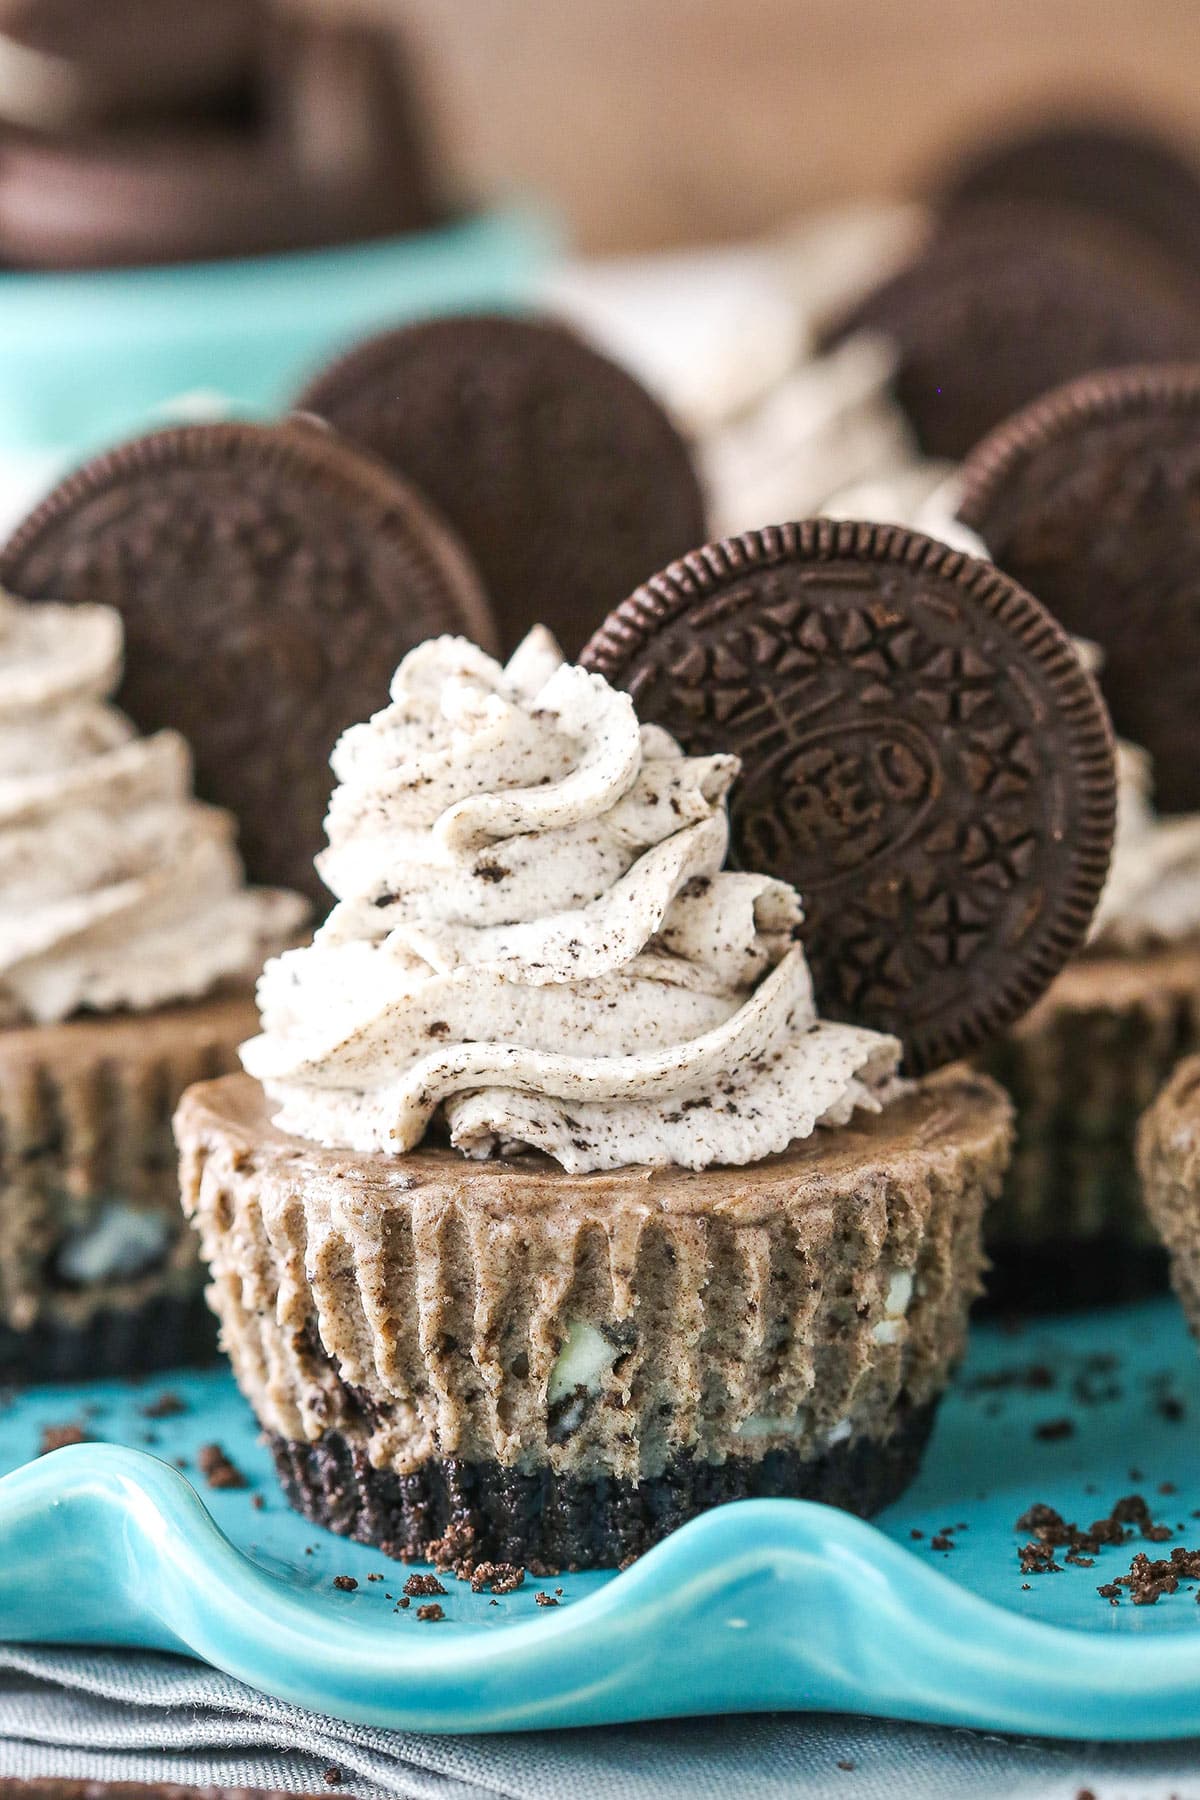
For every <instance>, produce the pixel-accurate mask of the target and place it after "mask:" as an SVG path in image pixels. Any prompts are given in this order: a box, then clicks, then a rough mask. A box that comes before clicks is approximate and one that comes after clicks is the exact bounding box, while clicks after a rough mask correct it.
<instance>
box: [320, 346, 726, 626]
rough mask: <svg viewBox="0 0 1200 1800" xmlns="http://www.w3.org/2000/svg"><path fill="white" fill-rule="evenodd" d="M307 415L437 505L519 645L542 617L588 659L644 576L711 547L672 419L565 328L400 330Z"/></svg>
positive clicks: (345, 368)
mask: <svg viewBox="0 0 1200 1800" xmlns="http://www.w3.org/2000/svg"><path fill="white" fill-rule="evenodd" d="M296 406H297V407H298V408H299V409H301V410H305V411H310V412H314V413H317V414H318V415H319V416H320V417H322V418H324V419H326V420H328V421H329V423H330V424H332V425H334V426H335V427H336V428H337V430H338V431H340V432H342V433H344V434H345V436H346V437H348V438H350V439H351V440H353V441H354V442H357V443H361V444H363V445H365V446H366V447H367V448H368V449H369V450H372V451H374V452H375V454H376V455H378V456H380V457H382V458H383V459H384V460H385V461H386V462H389V463H390V464H392V466H393V467H395V468H397V469H399V470H400V472H401V473H402V474H404V475H406V476H408V477H409V479H411V480H412V481H413V482H415V483H416V485H417V486H418V487H419V488H420V489H421V490H422V492H424V493H426V494H428V495H429V497H430V499H431V500H432V501H433V502H434V503H435V505H436V506H437V507H438V508H439V510H440V511H441V512H442V514H443V515H444V516H445V518H447V519H448V520H449V521H450V523H451V525H453V526H454V527H455V528H456V529H457V530H458V532H459V534H460V535H461V537H462V539H463V542H464V543H465V544H466V545H467V548H468V549H469V550H470V552H471V555H472V556H473V558H474V560H475V562H476V564H477V566H478V568H479V570H480V572H481V574H482V576H483V579H484V584H485V586H486V588H487V591H488V595H489V598H490V599H491V601H492V604H493V606H494V608H495V610H496V614H497V617H498V619H499V622H500V635H501V639H502V641H503V645H504V647H505V648H506V649H511V648H512V647H513V646H514V645H515V644H516V643H517V642H518V641H519V640H520V638H521V637H523V636H524V634H525V632H526V631H527V630H528V628H529V627H530V626H531V625H533V624H534V623H536V622H540V623H543V624H545V625H548V626H549V627H550V629H551V630H552V631H553V632H554V633H555V635H556V636H557V637H558V639H559V641H560V642H561V643H562V645H563V648H564V650H565V651H566V652H567V655H568V656H572V655H574V654H575V653H576V652H577V651H578V649H579V647H580V646H581V645H582V644H583V642H584V641H585V639H586V638H587V636H588V635H589V633H590V632H591V631H593V630H594V629H595V628H596V626H597V625H598V624H599V623H600V621H601V620H602V619H603V617H604V615H605V613H606V612H607V611H608V610H609V608H610V607H613V606H615V605H616V604H617V602H618V601H619V600H621V599H622V598H623V597H624V596H625V595H626V594H627V593H629V592H630V591H631V590H632V589H633V588H634V587H635V586H636V585H637V583H638V582H639V581H643V580H644V579H645V578H646V576H647V575H649V574H650V573H651V572H652V571H653V570H654V569H657V568H661V567H662V566H663V564H664V563H666V562H669V561H670V560H671V559H672V558H673V557H676V556H680V555H682V554H683V553H684V552H685V551H686V550H690V549H692V548H693V547H694V546H695V545H696V544H699V543H701V542H702V541H703V539H704V535H705V532H704V503H703V498H702V495H701V492H700V486H699V483H698V481H697V477H696V473H695V470H694V468H693V466H692V461H691V457H690V455H689V452H688V449H687V446H686V445H685V443H684V442H683V440H682V438H681V437H680V436H679V433H678V432H677V431H676V430H675V428H674V426H673V425H672V424H671V422H670V420H669V419H668V417H667V415H666V414H665V413H664V411H663V410H662V408H661V407H660V406H659V405H658V403H657V401H655V400H654V399H652V398H651V396H650V395H649V394H648V393H646V391H645V390H644V389H643V388H642V387H641V386H640V385H639V384H638V383H637V382H636V381H635V380H634V379H633V377H632V376H631V375H628V374H626V373H625V371H624V370H622V369H620V368H618V367H617V366H616V364H615V363H612V362H610V361H609V360H608V359H607V358H606V357H604V356H601V355H600V354H599V353H598V352H597V351H595V350H593V349H591V348H590V347H589V346H588V345H587V344H585V343H583V342H582V341H581V340H580V339H579V338H577V337H576V336H575V335H574V333H573V332H570V331H568V330H567V329H566V328H565V327H563V326H560V325H555V324H551V323H548V322H546V321H539V320H533V319H512V318H501V317H491V316H479V317H463V318H454V319H440V320H432V321H429V322H428V323H424V324H420V325H415V326H410V327H409V328H407V329H406V330H403V331H395V332H390V333H388V334H386V335H384V336H382V337H377V338H373V339H371V340H370V341H369V342H367V343H365V344H362V345H360V346H359V347H358V348H357V349H355V350H352V351H351V352H350V353H349V354H348V355H347V356H344V357H342V358H341V360H340V361H338V362H335V363H333V364H332V365H331V366H330V367H329V368H328V369H326V370H325V371H324V372H323V373H322V374H320V375H318V376H316V378H315V379H314V380H313V381H312V382H310V383H309V385H308V387H307V388H306V389H305V390H304V392H303V393H302V394H300V396H299V397H298V398H297V401H296Z"/></svg>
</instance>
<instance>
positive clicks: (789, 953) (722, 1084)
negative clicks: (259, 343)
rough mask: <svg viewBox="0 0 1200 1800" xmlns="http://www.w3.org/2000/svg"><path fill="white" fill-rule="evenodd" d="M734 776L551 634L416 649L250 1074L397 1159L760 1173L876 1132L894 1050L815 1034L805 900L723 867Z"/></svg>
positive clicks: (335, 819) (332, 846)
mask: <svg viewBox="0 0 1200 1800" xmlns="http://www.w3.org/2000/svg"><path fill="white" fill-rule="evenodd" d="M739 766H740V765H739V763H738V759H737V758H736V757H733V756H724V755H709V756H694V757H689V756H685V755H684V754H683V753H682V751H681V750H680V749H679V746H678V745H677V743H676V742H675V740H674V739H673V738H672V737H671V736H670V735H669V734H668V733H667V732H666V731H665V730H663V729H662V728H660V727H658V726H655V725H650V724H644V725H639V723H638V720H637V717H636V714H635V712H634V708H633V703H632V701H631V700H630V699H629V697H628V696H627V695H625V694H623V693H620V692H619V691H617V690H616V689H614V688H613V687H611V686H610V685H609V683H608V682H607V681H606V680H605V679H604V678H603V677H602V676H600V675H596V674H590V673H588V672H587V671H585V670H583V669H581V668H577V667H573V666H571V665H568V664H566V663H565V662H564V661H563V659H562V655H561V653H560V651H559V650H558V647H557V645H556V644H555V642H554V640H553V639H552V638H551V637H550V635H549V634H548V633H547V632H545V631H542V630H535V631H534V632H532V633H531V634H530V635H529V636H528V637H527V638H526V640H525V642H524V643H523V644H522V646H521V647H520V649H519V650H518V651H517V652H516V654H515V655H514V656H513V657H512V659H511V661H510V662H509V663H508V664H507V665H506V666H504V667H502V666H501V665H500V664H499V663H497V662H495V661H493V660H492V659H491V658H490V657H488V656H486V655H485V654H484V653H483V652H482V651H480V650H477V649H476V648H474V646H472V645H470V644H469V643H467V642H466V641H465V640H463V639H457V638H439V639H436V640H434V641H432V642H430V643H428V644H425V645H423V646H421V647H420V648H419V649H417V650H414V651H413V652H412V653H411V654H410V655H409V656H407V657H406V658H405V660H404V662H403V663H402V664H401V665H400V668H399V669H398V670H397V672H396V675H395V678H394V680H393V683H392V702H391V705H390V706H388V707H386V708H385V709H384V710H383V711H382V712H380V713H378V714H376V715H375V717H374V718H373V719H371V720H370V721H369V723H367V724H364V725H357V726H354V727H353V728H351V729H350V730H349V731H347V732H346V733H345V734H344V736H343V737H342V739H341V741H340V742H339V744H338V746H337V748H336V750H335V751H334V755H333V768H334V772H335V774H336V775H337V777H338V781H339V783H340V785H339V786H338V788H337V789H336V791H335V793H334V796H333V799H332V802H331V805H330V810H329V816H328V820H327V822H326V829H327V833H328V837H329V846H328V848H327V849H326V850H325V851H324V852H323V853H322V855H321V857H320V858H319V860H318V868H319V871H320V873H321V876H322V878H323V880H324V881H325V882H326V884H327V885H328V886H329V887H330V888H331V889H332V891H333V893H334V894H335V895H336V896H337V900H338V904H337V906H336V907H335V909H334V911H333V912H332V914H331V915H330V917H329V919H328V921H327V922H326V924H325V925H324V926H323V927H322V928H321V929H320V931H318V933H317V936H316V939H315V941H314V943H313V944H312V945H311V946H310V947H308V948H305V949H301V950H292V951H289V952H287V953H285V954H284V955H283V956H281V957H279V958H278V959H277V960H275V961H274V962H272V963H270V964H269V965H268V967H267V969H266V971H265V972H264V974H263V977H262V980H261V982H260V987H259V1005H260V1009H261V1013H262V1024H263V1029H262V1034H261V1035H260V1036H259V1037H257V1038H255V1039H253V1040H252V1041H251V1042H250V1043H249V1044H247V1045H246V1046H245V1047H244V1050H243V1062H244V1064H245V1067H246V1069H247V1071H248V1072H249V1073H250V1074H251V1075H253V1076H255V1077H256V1078H257V1079H258V1080H260V1081H261V1082H262V1084H263V1086H264V1087H265V1089H266V1092H267V1095H268V1098H269V1101H270V1102H271V1105H272V1108H273V1111H274V1118H275V1123H276V1125H277V1127H278V1128H279V1129H281V1130H283V1131H287V1132H293V1133H295V1134H296V1135H297V1136H299V1137H302V1138H306V1139H308V1140H309V1141H313V1142H316V1143H319V1144H321V1145H324V1146H325V1147H326V1148H339V1147H340V1148H346V1149H351V1150H355V1151H362V1152H371V1151H386V1152H392V1153H399V1152H404V1151H409V1150H412V1149H413V1148H414V1147H415V1146H416V1145H418V1144H419V1143H420V1142H421V1140H422V1139H423V1138H424V1137H425V1135H426V1133H427V1131H429V1129H430V1127H431V1125H435V1124H436V1125H438V1126H443V1125H444V1128H445V1130H446V1131H447V1132H448V1134H449V1138H450V1141H451V1143H452V1144H453V1145H454V1146H455V1147H456V1148H457V1149H459V1150H461V1151H463V1152H465V1153H466V1154H467V1155H469V1156H472V1157H476V1158H485V1157H488V1156H490V1155H495V1154H511V1153H513V1152H514V1151H517V1150H520V1149H525V1148H532V1149H537V1150H541V1151H544V1152H546V1153H547V1154H549V1155H550V1156H552V1157H553V1158H554V1159H555V1160H556V1161H557V1162H558V1163H559V1164H560V1165H561V1166H562V1167H563V1168H564V1169H566V1170H568V1171H569V1172H572V1173H586V1172H589V1171H593V1170H600V1169H616V1168H620V1167H624V1166H627V1165H630V1164H645V1165H649V1166H651V1167H664V1166H674V1167H677V1168H686V1169H701V1168H706V1167H709V1166H711V1165H714V1164H734V1165H742V1164H747V1163H751V1162H757V1161H759V1160H761V1159H762V1158H763V1157H766V1156H770V1155H773V1154H776V1153H778V1152H781V1151H783V1150H784V1149H785V1148H786V1147H787V1146H788V1145H789V1144H791V1143H793V1142H795V1141H796V1140H800V1139H804V1138H807V1137H809V1136H810V1135H811V1134H812V1132H813V1131H814V1130H815V1129H816V1127H817V1126H819V1125H844V1124H845V1123H846V1122H847V1121H848V1120H849V1119H850V1118H851V1116H852V1114H853V1113H854V1112H855V1111H856V1109H860V1108H861V1109H864V1110H867V1111H878V1110H879V1108H880V1107H881V1106H882V1105H883V1104H884V1102H885V1101H886V1100H887V1099H888V1098H889V1097H890V1096H892V1095H893V1094H894V1093H895V1092H896V1091H897V1089H898V1087H899V1085H900V1084H899V1081H898V1076H897V1070H898V1067H899V1062H900V1054H901V1051H900V1045H899V1043H898V1041H897V1040H896V1039H895V1038H894V1037H891V1036H888V1035H886V1034H883V1033H880V1032H876V1031H871V1030H867V1029H865V1028H863V1027H860V1026H857V1025H853V1024H845V1023H832V1022H829V1021H825V1020H822V1019H820V1018H819V1017H818V1013H817V1008H816V1004H815V1002H814V998H813V991H812V983H811V979H810V976H809V971H808V967H807V964H806V962H805V957H804V951H803V949H802V948H801V946H800V943H799V941H798V928H799V926H800V923H801V919H802V913H801V899H800V896H799V895H798V894H797V892H796V890H795V889H794V888H792V887H791V886H789V885H788V884H787V883H786V882H783V881H779V880H776V879H773V878H771V877H769V876H765V875H756V874H751V873H743V872H739V871H733V870H727V869H725V867H724V863H725V859H726V854H727V850H728V845H729V823H728V817H727V813H726V805H725V797H726V794H727V793H728V790H729V788H730V786H731V784H732V783H733V782H734V780H735V779H736V777H737V774H738V769H739Z"/></svg>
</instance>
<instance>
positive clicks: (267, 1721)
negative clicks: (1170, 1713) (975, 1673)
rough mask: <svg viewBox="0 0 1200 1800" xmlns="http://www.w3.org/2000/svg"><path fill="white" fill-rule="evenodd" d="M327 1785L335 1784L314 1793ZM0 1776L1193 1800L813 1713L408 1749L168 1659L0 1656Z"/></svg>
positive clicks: (1179, 1788) (821, 1798)
mask: <svg viewBox="0 0 1200 1800" xmlns="http://www.w3.org/2000/svg"><path fill="white" fill-rule="evenodd" d="M847 1764H851V1765H853V1766H852V1767H846V1766H844V1765H847ZM330 1771H333V1772H336V1773H337V1774H339V1775H340V1777H341V1780H340V1783H339V1784H334V1785H328V1787H327V1781H326V1776H327V1772H330ZM0 1774H4V1775H45V1774H62V1775H87V1776H94V1777H98V1778H100V1779H108V1780H115V1779H117V1778H123V1779H126V1780H144V1781H153V1780H175V1781H182V1782H187V1783H193V1784H195V1785H198V1786H199V1785H205V1784H210V1783H219V1784H222V1785H237V1786H246V1787H273V1788H282V1789H284V1790H291V1791H293V1792H300V1791H309V1792H322V1791H328V1792H329V1793H330V1795H331V1796H334V1795H336V1794H337V1793H338V1792H339V1791H342V1792H345V1793H347V1794H353V1795H357V1796H361V1800H385V1797H389V1800H390V1797H392V1796H396V1795H399V1796H401V1797H402V1800H493V1797H497V1800H498V1797H503V1800H674V1797H675V1796H677V1795H678V1796H687V1800H904V1796H909V1795H911V1796H913V1800H1076V1796H1077V1795H1078V1794H1079V1791H1080V1789H1081V1788H1089V1789H1091V1790H1093V1791H1094V1793H1095V1794H1096V1796H1097V1800H1167V1796H1168V1795H1174V1796H1177V1797H1178V1800H1200V1743H1197V1742H1189V1743H1182V1744H1165V1745H1081V1744H1064V1743H1053V1742H1049V1741H1045V1740H1040V1739H1039V1740H1033V1739H1026V1738H1018V1739H1013V1738H1002V1737H996V1736H992V1735H990V1734H987V1733H983V1732H971V1731H950V1730H940V1729H933V1728H930V1727H925V1726H918V1725H889V1724H885V1723H880V1722H875V1721H872V1720H868V1719H859V1718H837V1717H832V1716H830V1715H828V1714H817V1715H813V1716H804V1715H801V1714H787V1715H779V1714H772V1715H763V1716H761V1717H748V1718H725V1719H692V1720H682V1721H677V1722H668V1723H663V1724H653V1725H628V1726H610V1727H607V1728H602V1729H592V1730H586V1731H555V1732H545V1733H530V1734H526V1735H517V1734H506V1735H496V1736H489V1737H477V1738H435V1737H422V1736H419V1735H417V1734H415V1733H412V1732H401V1731H379V1730H375V1729H372V1728H368V1727H366V1726H359V1725H345V1724H342V1723H341V1722H340V1721H339V1720H336V1719H329V1718H324V1717H322V1716H321V1715H320V1714H318V1713H311V1712H305V1711H304V1710H302V1709H301V1708H299V1707H295V1706H288V1705H285V1704H284V1703H283V1702H282V1701H278V1700H271V1699H269V1698H267V1697H266V1696H265V1695H262V1694H258V1693H256V1692H254V1690H253V1689H251V1688H248V1687H244V1686H243V1685H242V1684H241V1683H240V1682H237V1681H233V1680H231V1679H230V1678H229V1677H228V1676H226V1675H221V1674H218V1673H217V1672H216V1671H215V1670H212V1669H208V1668H205V1667H203V1666H202V1665H201V1664H199V1663H194V1662H190V1661H186V1660H184V1659H183V1658H180V1657H173V1656H151V1655H144V1654H141V1653H135V1652H129V1651H119V1650H94V1651H78V1650H44V1649H24V1648H20V1647H12V1646H0Z"/></svg>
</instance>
